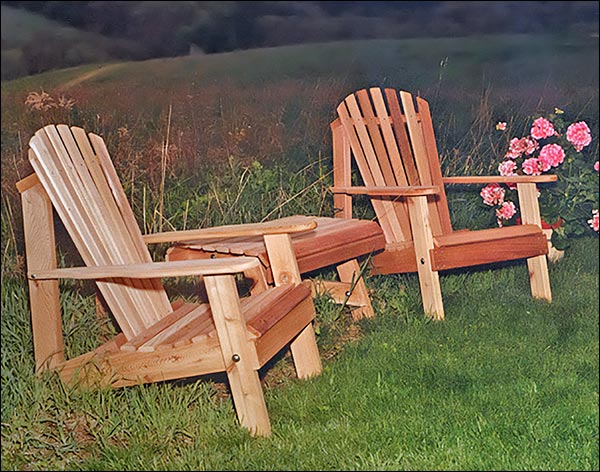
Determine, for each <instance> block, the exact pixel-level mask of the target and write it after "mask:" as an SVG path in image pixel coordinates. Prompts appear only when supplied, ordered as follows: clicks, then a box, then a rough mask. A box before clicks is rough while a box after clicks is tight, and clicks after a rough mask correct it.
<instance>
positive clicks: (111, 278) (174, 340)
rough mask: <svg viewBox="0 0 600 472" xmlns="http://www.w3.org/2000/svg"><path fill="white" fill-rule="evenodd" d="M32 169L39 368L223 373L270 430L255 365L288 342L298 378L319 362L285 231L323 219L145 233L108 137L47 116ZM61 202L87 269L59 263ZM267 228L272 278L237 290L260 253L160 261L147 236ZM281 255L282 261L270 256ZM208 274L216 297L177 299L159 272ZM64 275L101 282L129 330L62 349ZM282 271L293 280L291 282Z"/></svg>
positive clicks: (129, 376) (255, 427) (30, 264)
mask: <svg viewBox="0 0 600 472" xmlns="http://www.w3.org/2000/svg"><path fill="white" fill-rule="evenodd" d="M29 144H30V150H29V158H30V161H31V164H32V166H33V169H34V170H35V173H34V174H32V175H31V176H29V177H27V178H25V179H23V180H22V181H20V182H19V183H18V184H17V187H18V189H19V191H20V192H21V196H22V204H23V218H24V230H25V245H26V254H27V271H28V279H29V294H30V308H31V315H32V327H33V338H34V349H35V359H36V366H37V369H38V370H45V369H52V370H54V371H57V372H58V373H59V374H60V377H61V379H62V380H64V381H65V382H81V383H82V384H84V385H94V384H101V385H109V386H112V387H123V386H129V385H135V384H142V383H147V382H157V381H164V380H169V379H176V378H183V377H191V376H198V375H204V374H210V373H216V372H226V374H227V377H228V380H229V386H230V389H231V393H232V397H233V401H234V404H235V407H236V411H237V416H238V418H239V421H240V423H241V424H242V425H243V426H244V427H246V428H248V429H249V430H250V432H251V433H252V434H253V435H269V434H270V431H271V429H270V421H269V416H268V412H267V409H266V404H265V400H264V396H263V392H262V388H261V384H260V379H259V375H258V370H259V369H260V368H261V367H263V366H264V365H265V363H266V362H267V361H269V360H270V359H272V358H273V356H274V355H275V354H277V353H278V352H279V351H280V350H281V349H283V348H284V347H286V346H287V345H288V344H289V346H290V348H291V352H292V356H293V360H294V363H295V366H296V371H297V374H298V376H299V377H301V378H307V377H310V376H313V375H317V374H319V373H320V372H321V361H320V357H319V352H318V349H317V345H316V342H315V336H314V332H313V327H312V320H313V319H314V316H315V310H314V306H313V303H312V298H311V292H310V289H309V288H307V287H306V286H305V285H303V284H301V283H300V274H299V272H298V268H297V265H296V261H295V259H294V255H293V250H292V249H291V246H290V243H289V233H290V232H294V231H300V232H302V231H311V230H312V229H314V227H315V222H314V221H313V220H311V219H308V218H300V217H299V218H296V219H294V220H293V221H288V222H286V223H285V224H281V223H279V222H276V223H264V224H248V225H237V226H223V227H215V228H208V229H206V230H193V231H187V232H173V233H164V234H161V235H159V236H156V235H154V236H151V237H146V238H144V236H142V234H141V232H140V229H139V227H138V225H137V224H136V220H135V218H134V215H133V212H132V210H131V208H130V206H129V203H128V201H127V199H126V197H125V194H124V192H123V189H122V187H121V185H120V182H119V179H118V176H117V174H116V172H115V169H114V167H113V165H112V162H111V160H110V156H109V154H108V151H107V148H106V146H105V143H104V141H103V140H102V138H100V137H99V136H97V135H95V134H91V133H90V134H89V135H88V134H87V133H86V132H85V131H84V130H83V129H81V128H77V127H72V128H70V127H68V126H66V125H58V126H54V125H49V126H46V127H44V128H43V129H41V130H39V131H38V132H36V133H35V135H34V136H33V137H32V138H31V140H30V143H29ZM52 208H54V209H55V210H56V212H57V213H58V215H59V217H60V218H61V220H62V222H63V224H64V226H65V228H66V229H67V231H68V233H69V235H70V236H71V238H72V239H73V242H74V243H75V246H76V247H77V249H78V251H79V253H80V255H81V257H82V259H83V261H84V263H85V267H75V268H57V263H56V247H55V236H54V228H53V211H52ZM240 235H261V237H263V238H264V244H265V245H266V247H267V248H268V250H269V251H271V252H272V255H271V261H272V263H273V264H274V265H275V266H276V269H275V271H276V273H281V274H285V277H280V278H279V279H278V280H276V281H275V286H274V287H265V288H264V290H262V291H258V292H257V293H256V294H254V295H252V296H250V297H243V298H241V299H240V297H239V295H238V288H237V286H236V274H237V273H242V272H244V273H247V274H248V273H249V274H252V273H257V272H258V271H259V264H260V262H259V261H258V259H256V258H249V257H240V258H235V259H232V258H230V259H218V260H197V261H178V262H153V261H152V259H151V256H150V253H149V251H148V248H147V246H146V242H145V240H144V239H146V240H147V241H148V240H152V239H153V240H154V241H169V240H170V241H178V240H185V239H186V238H192V239H194V240H197V239H198V238H214V237H215V236H220V237H231V236H240ZM273 261H275V262H273ZM190 275H191V276H200V277H202V278H203V281H204V284H205V287H206V293H207V295H208V300H209V302H208V303H205V304H199V305H198V304H192V303H184V302H182V301H175V302H173V303H171V302H170V301H169V299H168V297H167V294H166V292H165V290H164V289H163V286H162V283H161V278H163V277H176V276H190ZM59 278H76V279H91V280H95V281H96V283H97V286H98V289H99V291H100V292H101V294H102V296H103V298H104V300H105V301H106V303H107V305H108V307H109V308H110V311H111V313H112V315H113V316H114V318H115V320H116V322H117V323H118V325H119V327H120V328H121V330H122V332H121V333H120V334H119V335H117V336H116V337H114V338H113V339H111V340H109V341H108V342H106V343H105V344H103V345H101V346H99V347H98V348H96V349H94V350H92V351H91V352H88V353H86V354H83V355H80V356H77V357H74V358H72V359H65V349H64V344H63V334H62V321H61V314H60V306H59V285H58V279H59ZM283 279H285V280H283Z"/></svg>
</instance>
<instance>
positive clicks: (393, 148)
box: [337, 88, 452, 243]
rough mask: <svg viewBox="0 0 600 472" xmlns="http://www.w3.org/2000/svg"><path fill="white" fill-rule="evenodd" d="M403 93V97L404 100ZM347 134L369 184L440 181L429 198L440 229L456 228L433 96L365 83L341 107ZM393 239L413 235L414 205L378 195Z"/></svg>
mask: <svg viewBox="0 0 600 472" xmlns="http://www.w3.org/2000/svg"><path fill="white" fill-rule="evenodd" d="M398 97H400V100H398ZM337 112H338V116H339V120H340V122H341V125H342V128H343V133H344V136H345V139H347V140H348V141H349V146H350V148H351V149H352V154H353V155H354V159H355V162H356V165H357V167H358V170H359V172H360V174H361V177H362V180H363V182H364V184H365V185H366V186H414V185H417V186H420V185H426V186H427V185H436V186H438V187H439V189H440V193H439V195H437V196H436V198H433V199H429V212H430V219H431V225H432V230H433V234H434V235H440V234H447V233H450V232H452V226H451V223H450V214H449V211H448V203H447V200H446V194H445V192H444V185H443V182H442V171H441V167H440V162H439V156H438V152H437V146H436V143H435V135H434V131H433V124H432V121H431V113H430V110H429V104H428V103H427V101H425V100H423V99H422V98H420V97H417V99H416V107H415V103H414V101H413V97H412V95H411V94H410V93H408V92H404V91H401V92H399V93H398V92H397V91H396V90H394V89H389V88H388V89H385V90H383V91H382V90H381V89H380V88H370V89H369V90H368V91H367V90H365V89H363V90H359V91H357V92H355V93H352V94H350V95H348V96H347V97H346V98H345V99H344V101H343V102H342V103H340V105H339V106H338V108H337ZM371 202H372V204H373V207H374V210H375V213H376V215H377V219H378V221H379V224H380V225H381V227H382V229H383V231H384V233H385V235H386V240H387V242H388V243H398V242H403V241H410V240H411V239H412V237H411V232H410V222H409V218H408V209H407V205H406V202H405V201H404V200H403V199H398V198H393V197H389V198H386V197H383V198H382V197H377V198H372V199H371Z"/></svg>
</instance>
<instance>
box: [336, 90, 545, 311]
mask: <svg viewBox="0 0 600 472" xmlns="http://www.w3.org/2000/svg"><path fill="white" fill-rule="evenodd" d="M398 98H400V100H398ZM337 112H338V118H337V119H336V120H335V121H334V122H333V123H332V124H331V130H332V133H333V159H334V188H333V189H332V190H333V192H334V194H335V196H334V207H335V208H336V209H339V211H338V213H337V214H336V216H338V217H341V218H351V217H352V197H353V196H354V195H368V196H369V198H370V200H371V203H372V205H373V208H374V210H375V213H376V215H377V220H378V222H379V224H380V225H381V228H382V229H383V232H384V234H385V239H386V247H385V250H384V251H383V252H380V253H378V254H377V255H375V257H374V258H373V259H372V270H373V272H374V273H379V274H391V273H402V272H417V273H418V276H419V282H420V286H421V295H422V300H423V307H424V310H425V312H426V313H427V314H429V315H430V316H431V317H433V318H434V319H443V318H444V307H443V303H442V295H441V290H440V284H439V274H438V272H439V271H443V270H447V269H453V268H458V267H469V266H474V265H479V264H488V263H493V262H499V261H508V260H514V259H522V258H526V259H527V265H528V268H529V278H530V283H531V292H532V295H533V297H535V298H542V299H545V300H547V301H549V302H550V301H551V300H552V295H551V291H550V283H549V278H548V268H547V261H546V257H545V254H547V252H548V244H547V240H546V237H545V235H544V234H543V232H542V229H541V221H540V213H539V206H538V200H537V190H536V183H542V182H551V181H555V180H556V176H551V175H543V176H542V175H540V176H510V177H502V176H483V177H477V176H463V177H443V176H442V172H441V167H440V162H439V158H438V152H437V147H436V143H435V136H434V131H433V125H432V120H431V114H430V110H429V105H428V103H427V101H426V100H424V99H423V98H420V97H417V99H416V107H415V103H414V100H413V97H412V95H411V94H410V93H408V92H404V91H401V92H399V93H398V92H397V91H396V90H394V89H385V90H383V91H382V90H381V89H379V88H371V89H369V90H359V91H357V92H356V93H352V94H350V95H348V96H347V97H346V98H345V99H344V100H343V102H342V103H341V104H340V105H339V106H338V108H337ZM352 156H353V157H354V162H355V163H356V166H357V167H358V171H359V173H360V176H361V178H362V180H363V183H364V186H353V185H352V181H351V177H352V169H353V167H352ZM490 182H514V183H516V185H517V189H518V195H519V201H520V209H521V218H522V221H523V223H524V224H523V225H518V226H509V227H502V228H491V229H484V230H477V231H469V230H458V231H455V230H453V229H452V225H451V222H450V214H449V211H448V203H447V200H446V193H445V191H444V184H484V183H490Z"/></svg>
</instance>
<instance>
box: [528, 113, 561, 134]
mask: <svg viewBox="0 0 600 472" xmlns="http://www.w3.org/2000/svg"><path fill="white" fill-rule="evenodd" d="M529 133H530V134H531V137H532V138H535V139H546V138H549V137H550V136H554V135H555V134H557V133H556V130H555V129H554V125H553V124H552V123H551V122H550V121H549V120H547V119H546V118H542V117H541V116H540V117H539V118H537V119H536V120H535V121H534V122H533V126H532V127H531V131H530V132H529Z"/></svg>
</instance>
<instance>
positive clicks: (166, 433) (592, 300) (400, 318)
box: [2, 238, 598, 470]
mask: <svg viewBox="0 0 600 472" xmlns="http://www.w3.org/2000/svg"><path fill="white" fill-rule="evenodd" d="M550 276H551V281H552V285H553V292H554V293H553V295H554V301H553V303H552V304H546V303H545V302H542V301H535V300H532V299H531V298H530V295H529V286H528V284H527V282H526V279H527V271H526V267H525V265H524V264H507V265H505V266H502V267H500V268H498V269H497V270H490V268H489V267H487V268H483V269H479V270H471V271H465V272H452V273H450V274H447V275H445V276H442V279H441V280H442V291H443V293H444V296H445V302H446V313H447V319H446V320H445V321H443V322H437V323H435V322H430V321H427V320H426V319H425V318H424V317H423V316H422V315H421V314H420V313H421V312H420V310H421V306H420V301H419V294H418V281H417V278H416V276H413V275H404V276H386V277H382V276H377V277H371V278H370V279H369V280H368V284H369V286H370V287H371V288H373V289H374V291H375V293H374V296H373V299H374V303H375V306H376V311H377V317H376V318H375V319H374V320H368V321H363V322H361V323H360V324H358V325H357V324H354V323H353V322H352V321H351V318H350V317H349V316H348V313H346V312H343V313H342V316H340V317H339V318H338V319H337V320H334V316H333V315H332V310H334V309H333V308H332V307H331V304H329V303H328V300H327V299H326V298H325V297H322V298H321V299H319V300H317V309H318V313H319V315H318V321H317V322H318V325H319V328H320V329H319V332H320V334H319V336H318V342H319V346H320V349H321V352H322V354H323V357H324V373H323V374H322V375H321V376H320V377H318V378H316V379H312V380H309V381H298V380H296V379H295V378H294V377H293V369H292V367H291V361H290V359H289V357H288V356H283V358H281V359H279V362H277V363H276V364H275V365H274V366H273V367H272V368H271V369H270V370H266V371H265V372H263V380H264V382H265V384H266V386H265V389H266V399H267V405H268V408H269V413H270V416H271V420H272V423H273V436H272V437H271V438H268V439H264V438H261V439H256V438H251V437H250V436H249V435H248V434H247V433H246V432H245V431H244V430H242V429H241V428H240V427H239V426H238V424H237V420H236V418H235V414H234V411H233V407H232V403H231V400H230V398H229V397H228V393H227V390H226V388H225V384H224V383H223V378H211V379H205V380H204V381H200V380H198V379H192V380H190V381H186V382H175V383H165V384H160V385H156V384H154V385H147V386H141V387H132V388H126V389H120V390H116V391H90V392H80V391H71V390H66V389H64V388H63V387H61V386H60V384H59V383H58V382H57V381H56V379H55V378H54V377H47V378H44V379H42V380H39V379H35V378H34V377H33V375H32V370H33V358H32V353H31V341H30V339H29V338H30V336H29V329H28V313H27V310H26V304H25V295H26V292H25V290H24V287H23V285H22V284H17V283H10V284H3V287H2V297H3V307H4V309H3V316H2V339H3V350H2V353H3V364H2V375H3V389H2V417H3V420H2V434H3V436H2V439H3V441H2V467H3V469H4V470H8V469H10V470H23V469H25V468H27V469H30V470H42V469H54V468H66V469H77V470H340V469H342V470H344V469H347V470H348V469H350V470H524V469H528V470H532V469H533V470H594V469H597V468H598V313H597V308H598V240H597V239H589V238H586V239H582V240H578V241H576V244H574V245H573V246H572V247H571V248H570V249H569V250H568V251H567V253H566V256H565V257H564V259H563V260H562V261H560V262H559V263H557V264H556V265H552V266H551V274H550ZM67 293H68V291H67ZM63 306H64V308H65V310H66V312H67V313H70V314H71V316H67V319H66V327H65V328H66V331H67V332H68V333H70V337H71V341H72V342H74V343H76V344H77V343H79V348H81V347H82V346H81V343H86V342H89V340H90V339H91V338H93V336H90V334H94V332H99V331H100V330H96V331H94V330H93V329H90V325H91V321H93V316H94V314H93V299H91V297H79V296H77V295H76V293H74V292H72V293H70V294H69V295H68V296H67V297H65V298H64V299H63ZM334 311H337V310H334ZM75 315H76V316H77V318H76V316H75Z"/></svg>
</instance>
